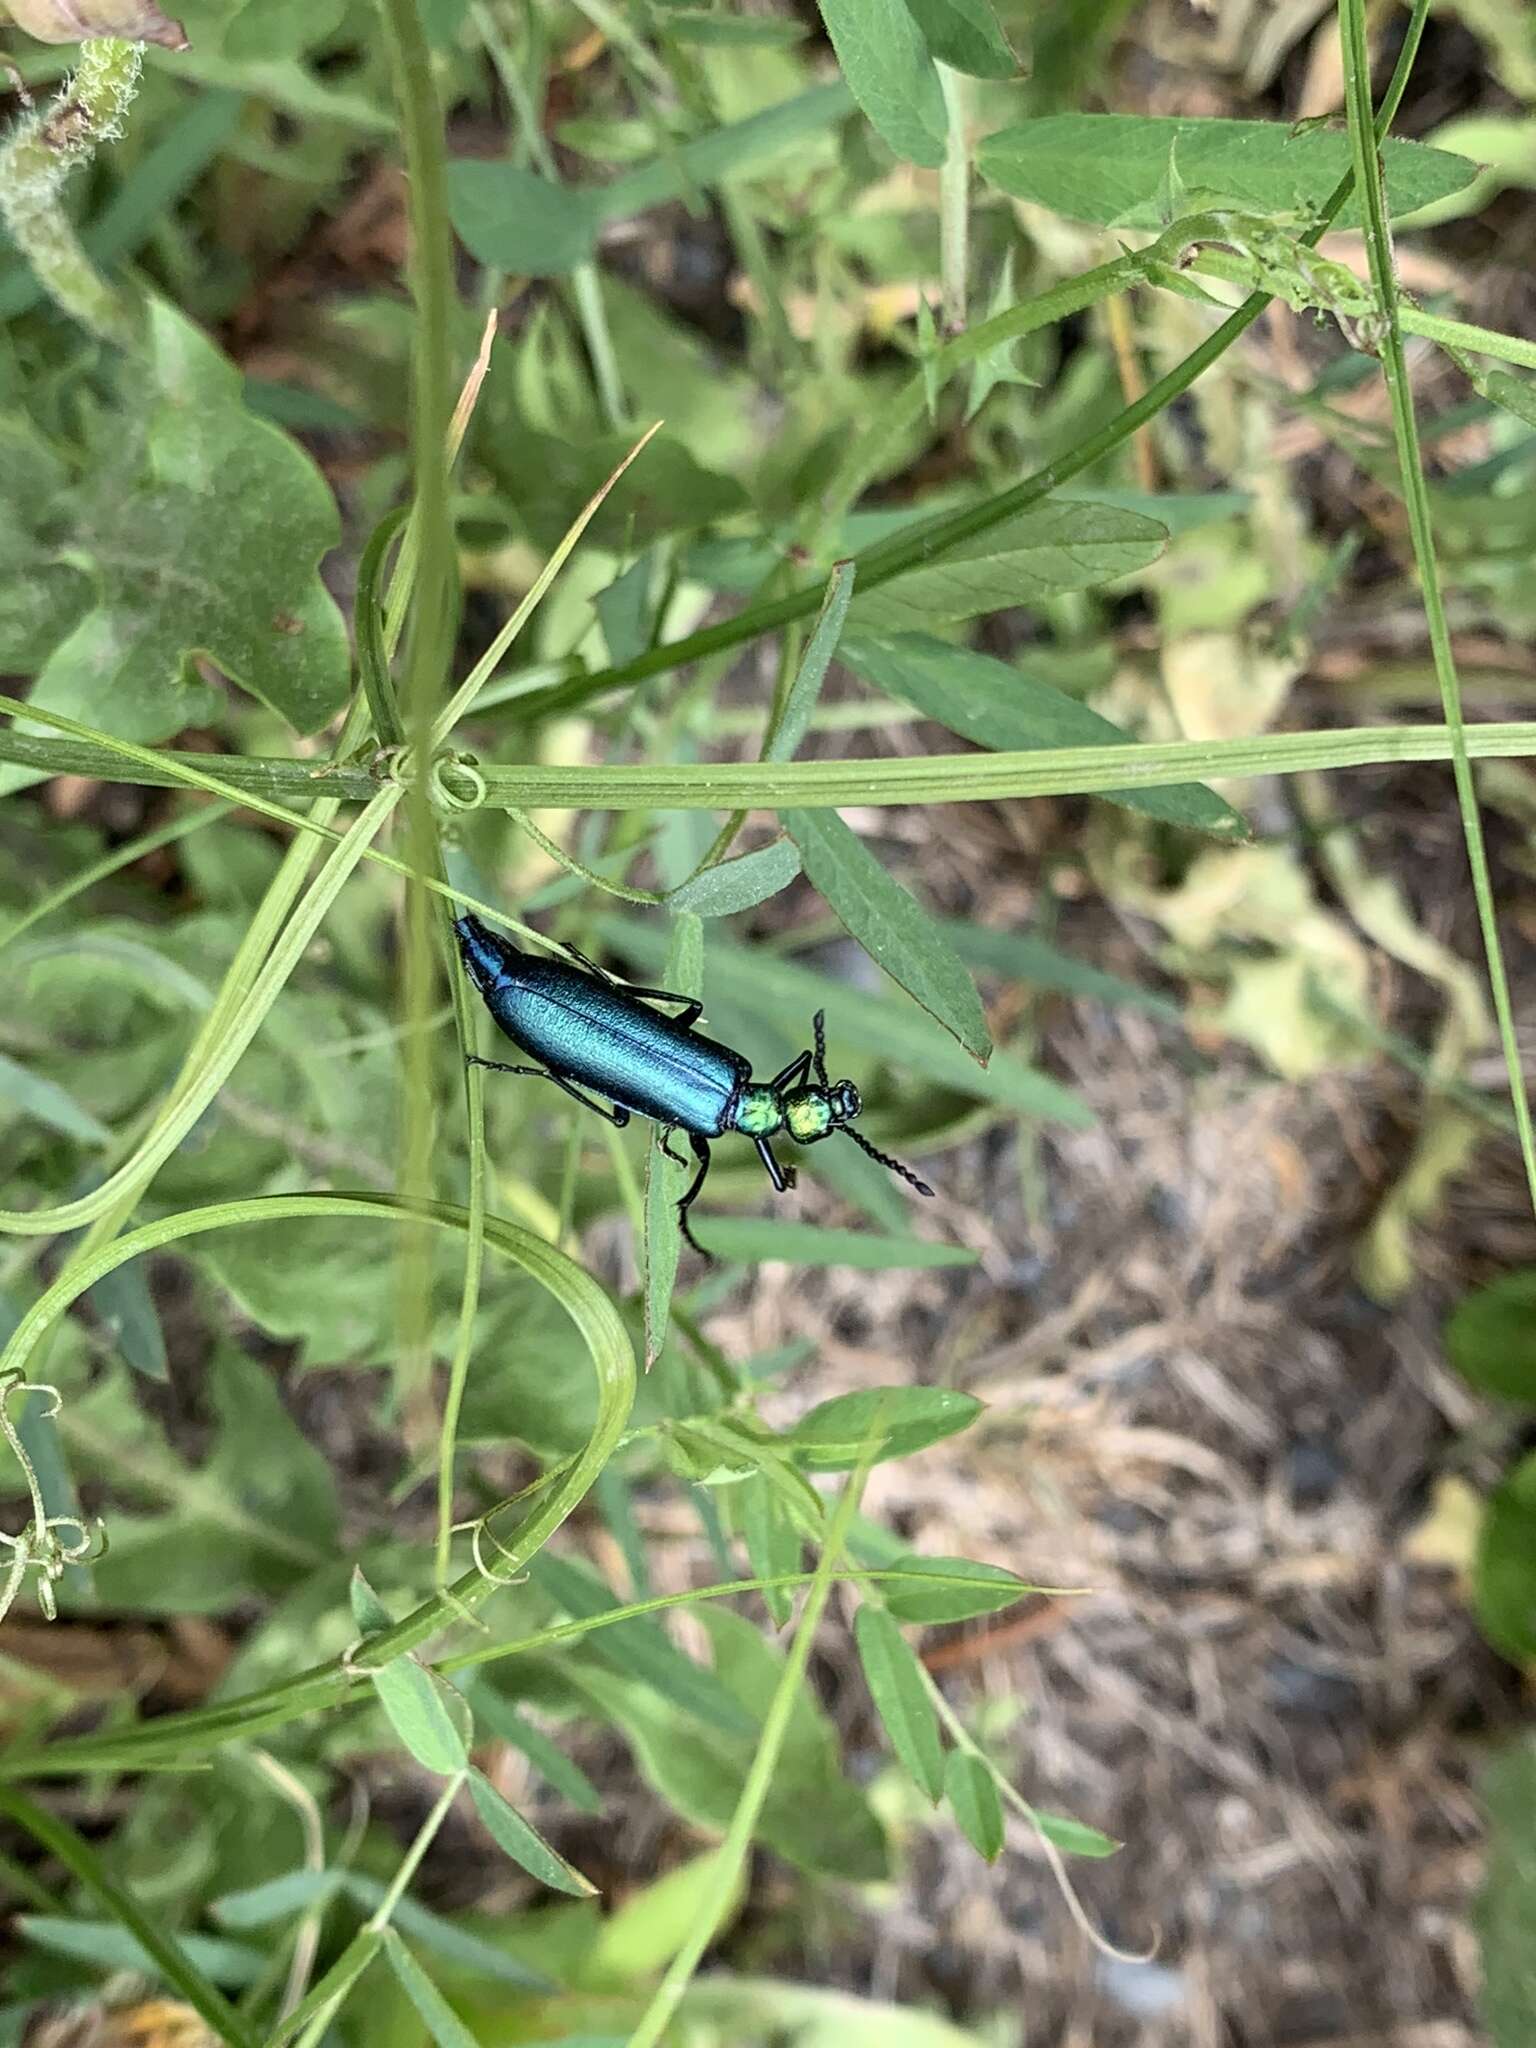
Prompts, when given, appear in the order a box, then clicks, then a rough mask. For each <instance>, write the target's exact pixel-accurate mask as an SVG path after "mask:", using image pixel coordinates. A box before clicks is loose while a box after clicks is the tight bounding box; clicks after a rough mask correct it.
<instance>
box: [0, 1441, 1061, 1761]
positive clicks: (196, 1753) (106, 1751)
mask: <svg viewBox="0 0 1536 2048" xmlns="http://www.w3.org/2000/svg"><path fill="white" fill-rule="evenodd" d="M638 1433H639V1432H637V1434H638ZM565 1469H566V1468H565V1467H564V1466H562V1467H560V1468H558V1469H553V1468H552V1469H551V1471H549V1472H547V1473H545V1474H544V1475H543V1477H542V1478H541V1479H540V1480H539V1481H537V1482H535V1487H533V1488H525V1489H524V1492H523V1494H522V1495H520V1496H518V1498H519V1499H526V1498H528V1497H529V1496H530V1495H531V1494H533V1493H534V1492H535V1491H542V1490H543V1489H544V1487H545V1485H546V1483H550V1482H552V1481H553V1480H554V1479H555V1478H557V1477H560V1476H563V1474H564V1471H565ZM510 1505H511V1503H510V1502H507V1503H503V1506H504V1507H508V1506H510ZM833 1576H834V1578H836V1579H837V1580H838V1581H839V1582H841V1581H843V1580H844V1579H848V1580H856V1581H857V1582H858V1583H859V1584H860V1585H863V1584H864V1583H865V1582H866V1581H868V1582H869V1583H871V1584H880V1583H882V1582H884V1581H886V1580H899V1581H900V1582H901V1583H902V1584H903V1585H906V1586H916V1585H921V1584H922V1583H924V1580H925V1575H924V1574H923V1573H922V1571H921V1570H920V1569H919V1570H915V1571H914V1570H895V1569H874V1570H870V1569H866V1568H864V1567H862V1566H859V1567H854V1568H850V1569H849V1570H847V1571H843V1570H839V1571H836V1572H835V1573H834V1574H833ZM471 1577H473V1575H471ZM815 1578H816V1574H815V1573H814V1572H780V1573H777V1574H775V1575H771V1576H768V1577H763V1578H750V1579H727V1580H722V1581H721V1582H720V1583H719V1584H717V1585H711V1586H692V1587H689V1588H688V1589H687V1590H686V1591H684V1592H681V1593H658V1594H654V1595H652V1596H650V1597H648V1598H647V1599H644V1600H635V1601H630V1602H628V1603H627V1604H625V1605H624V1606H622V1607H609V1608H604V1610H603V1611H602V1613H601V1614H588V1615H582V1616H579V1617H576V1618H573V1619H572V1620H569V1621H559V1622H551V1623H549V1624H547V1625H546V1626H545V1627H544V1628H541V1629H538V1630H536V1631H535V1632H534V1633H533V1634H532V1635H528V1636H518V1637H513V1638H511V1639H509V1640H505V1639H504V1640H502V1641H500V1642H489V1643H480V1644H476V1645H475V1647H474V1648H472V1649H468V1650H460V1651H456V1652H455V1653H454V1654H453V1655H452V1656H449V1657H443V1658H439V1659H437V1660H435V1661H434V1663H433V1667H432V1668H433V1669H434V1670H436V1671H439V1672H442V1673H443V1674H444V1675H445V1676H449V1677H451V1676H452V1675H453V1674H454V1673H455V1672H459V1671H470V1670H474V1669H476V1668H478V1667H479V1666H480V1665H482V1664H494V1663H497V1662H499V1661H501V1660H502V1659H504V1658H511V1657H524V1656H536V1655H538V1654H539V1653H541V1652H543V1651H547V1650H554V1649H558V1648H560V1646H561V1645H562V1644H564V1643H573V1642H578V1641H580V1640H581V1639H582V1638H583V1637H585V1636H588V1635H590V1634H591V1633H592V1632H593V1631H594V1630H595V1629H604V1628H614V1627H617V1626H618V1624H619V1623H621V1622H625V1621H633V1620H635V1619H636V1618H639V1617H645V1616H648V1615H653V1614H661V1613H663V1612H665V1611H666V1610H668V1609H670V1608H674V1607H687V1606H690V1605H691V1604H692V1603H693V1602H694V1601H697V1600H727V1599H733V1598H736V1597H738V1596H746V1595H749V1594H757V1593H763V1592H772V1591H775V1590H779V1589H782V1590H783V1591H785V1592H798V1591H799V1590H800V1589H801V1588H802V1587H805V1586H809V1585H812V1584H814V1582H815ZM464 1583H465V1581H463V1580H460V1581H459V1582H458V1585H457V1586H455V1587H453V1588H451V1589H450V1590H451V1592H452V1593H453V1594H454V1596H455V1597H457V1595H458V1592H459V1588H460V1587H462V1586H463V1584H464ZM933 1583H934V1585H935V1586H936V1587H937V1586H943V1587H947V1588H948V1589H949V1590H950V1591H954V1590H955V1588H956V1587H964V1586H966V1585H968V1584H970V1583H972V1582H971V1581H968V1580H967V1579H966V1578H965V1577H964V1576H963V1575H961V1576H958V1577H957V1576H956V1575H955V1574H953V1573H948V1574H946V1575H944V1576H943V1577H942V1578H940V1577H939V1576H938V1575H937V1574H934V1576H933ZM974 1583H975V1584H976V1585H977V1586H978V1587H979V1588H980V1589H981V1590H983V1591H987V1592H995V1590H996V1582H995V1581H993V1580H985V1579H978V1580H976V1581H975V1582H974ZM481 1584H482V1586H483V1585H484V1584H485V1582H484V1581H481ZM1084 1590H1085V1589H1084V1588H1082V1587H1077V1586H1030V1585H1020V1586H1019V1588H1018V1592H1019V1595H1020V1596H1021V1597H1022V1596H1023V1595H1024V1594H1026V1593H1042V1594H1049V1595H1050V1596H1051V1597H1053V1598H1062V1599H1065V1598H1067V1597H1068V1596H1069V1595H1075V1594H1079V1593H1081V1592H1082V1591H1084ZM453 1618H454V1609H453V1608H452V1606H451V1604H449V1602H448V1601H447V1600H446V1598H444V1602H443V1605H442V1607H441V1609H440V1610H439V1621H438V1624H437V1625H438V1626H444V1625H446V1624H447V1623H449V1622H451V1621H452V1620H453ZM427 1633H428V1634H430V1633H431V1631H430V1630H428V1631H427ZM418 1640H419V1638H418ZM323 1670H324V1672H325V1675H326V1677H327V1679H330V1678H331V1674H332V1667H323ZM319 1676H320V1674H319V1673H317V1672H304V1673H301V1674H300V1675H299V1676H298V1677H297V1678H293V1679H287V1680H284V1681H283V1682H282V1683H281V1684H278V1685H274V1686H268V1687H266V1688H265V1689H264V1690H262V1691H261V1692H255V1693H246V1694H244V1695H242V1696H240V1697H238V1698H235V1699H232V1700H226V1701H224V1702H223V1703H222V1704H221V1705H219V1706H217V1707H194V1708H190V1709H188V1710H187V1711H185V1712H183V1713H179V1714H164V1715H161V1716H159V1717H157V1718H156V1719H155V1720H153V1721H148V1722H145V1723H143V1724H141V1725H140V1726H139V1727H137V1728H129V1729H119V1730H117V1731H116V1732H115V1733H111V1734H105V1735H102V1734H97V1735H67V1736H59V1737H56V1738H55V1739H53V1740H52V1741H50V1742H49V1743H48V1744H47V1745H46V1746H45V1747H43V1748H41V1749H36V1750H24V1749H10V1750H4V1751H0V1782H3V1781H8V1780H12V1779H17V1780H20V1779H29V1778H42V1777H73V1776H75V1775H76V1774H77V1773H79V1772H82V1771H95V1770H114V1771H118V1770H138V1769H147V1768H149V1767H150V1766H152V1765H160V1764H164V1765H168V1766H170V1765H175V1764H177V1763H180V1764H182V1765H184V1766H185V1767H186V1768H188V1769H191V1768H193V1767H194V1764H195V1763H196V1761H198V1760H200V1759H201V1758H203V1757H204V1756H206V1755H208V1754H209V1753H210V1752H212V1751H214V1750H217V1749H220V1748H222V1747H223V1745H224V1744H225V1743H228V1742H243V1741H245V1740H247V1739H248V1738H249V1737H251V1736H253V1735H257V1734H259V1733H260V1732H261V1731H262V1730H264V1729H270V1728H281V1727H284V1726H286V1725H287V1724H288V1723H289V1722H291V1721H295V1720H298V1719H299V1718H300V1717H301V1716H302V1715H305V1714H308V1713H312V1712H314V1711H315V1710H316V1709H317V1708H320V1707H330V1706H340V1705H342V1704H343V1703H344V1702H346V1701H348V1700H352V1699H361V1698H364V1697H366V1696H367V1695H368V1693H369V1681H368V1679H367V1678H365V1677H362V1676H360V1675H358V1674H356V1673H348V1672H345V1671H342V1672H341V1673H340V1680H339V1682H332V1683H329V1684H328V1685H327V1688H326V1690H325V1691H324V1692H323V1693H322V1692H321V1691H320V1689H319V1683H318V1680H319Z"/></svg>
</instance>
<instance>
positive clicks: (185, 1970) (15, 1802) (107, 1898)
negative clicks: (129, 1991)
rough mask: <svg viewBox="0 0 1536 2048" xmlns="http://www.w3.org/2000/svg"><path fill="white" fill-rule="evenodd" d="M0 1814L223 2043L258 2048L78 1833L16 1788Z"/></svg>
mask: <svg viewBox="0 0 1536 2048" xmlns="http://www.w3.org/2000/svg"><path fill="white" fill-rule="evenodd" d="M0 1814H4V1815H5V1816H6V1817H7V1818H8V1819H10V1820H13V1821H15V1822H16V1823H17V1825H18V1826H19V1827H23V1828H25V1829H26V1831H27V1833H28V1834H29V1835H31V1837H32V1839H33V1840H34V1841H35V1842H39V1843H41V1845H42V1847H43V1848H45V1849H46V1850H47V1851H48V1852H49V1854H50V1855H52V1856H55V1857H57V1859H58V1861H59V1862H60V1863H62V1864H63V1865H64V1868H65V1869H66V1870H67V1871H69V1872H70V1874H71V1875H72V1876H73V1877H76V1878H78V1879H79V1881H80V1883H81V1884H83V1885H84V1886H85V1888H86V1889H87V1891H89V1892H92V1893H93V1894H94V1895H95V1897H96V1898H97V1899H99V1900H100V1902H101V1904H102V1905H103V1906H104V1907H105V1908H106V1910H107V1911H108V1912H109V1913H110V1914H111V1915H112V1918H113V1919H114V1920H116V1921H117V1922H118V1923H119V1924H120V1925H121V1926H122V1927H124V1928H125V1929H126V1930H127V1932H128V1933H129V1934H131V1935H132V1936H133V1938H134V1940H135V1941H137V1943H138V1944H139V1946H140V1948H142V1949H143V1950H144V1952H145V1954H146V1955H147V1956H149V1957H150V1958H151V1960H152V1961H153V1962H154V1963H155V1965H156V1967H157V1968H158V1969H159V1971H160V1973H161V1975H162V1976H163V1977H164V1978H165V1981H166V1983H167V1984H169V1985H170V1986H171V1988H172V1990H174V1991H179V1992H180V1994H181V1996H182V1997H183V1998H184V1999H185V2000H186V2001H187V2003H188V2004H189V2005H190V2006H192V2007H193V2009H194V2010H195V2011H196V2012H198V2013H199V2014H200V2015H201V2016H202V2018H203V2019H204V2020H206V2021H207V2023H208V2025H209V2026H210V2027H211V2028H212V2029H213V2031H214V2033H215V2034H216V2036H217V2037H218V2039H219V2040H221V2041H226V2042H228V2043H229V2044H230V2048H256V2037H255V2035H254V2034H252V2033H251V2031H250V2029H249V2028H248V2027H247V2026H246V2024H245V2021H244V2020H243V2019H242V2018H241V2017H240V2015H239V2013H238V2012H236V2010H235V2008H234V2007H233V2006H232V2005H231V2004H230V2003H229V2000H228V1999H227V1998H225V1996H224V1994H223V1992H221V1991H220V1990H219V1988H218V1986H217V1985H216V1984H213V1983H211V1982H210V1981H209V1979H208V1978H207V1977H205V1976H204V1975H203V1973H202V1971H201V1970H199V1969H198V1968H197V1966H196V1965H195V1964H194V1963H193V1962H192V1961H191V1960H190V1959H189V1958H188V1956H187V1954H186V1952H185V1951H184V1950H183V1948H182V1947H181V1944H180V1943H179V1942H178V1941H177V1940H176V1939H175V1938H174V1936H172V1935H170V1934H168V1933H166V1932H165V1930H164V1929H163V1928H162V1926H161V1925H160V1922H159V1921H158V1920H156V1919H152V1918H151V1917H150V1915H149V1914H147V1913H146V1912H145V1911H144V1909H143V1907H142V1906H140V1904H139V1902H138V1901H137V1899H135V1898H134V1896H133V1894H132V1893H131V1892H129V1891H127V1890H126V1889H125V1888H124V1887H123V1886H122V1885H120V1884H119V1883H118V1882H117V1880H116V1878H114V1877H113V1876H112V1874H111V1873H110V1871H108V1869H107V1868H106V1866H105V1865H104V1864H103V1863H102V1861H101V1858H100V1857H99V1856H98V1855H97V1854H96V1851H95V1850H94V1849H93V1848H92V1847H91V1846H90V1844H89V1843H88V1842H86V1841H84V1840H83V1839H82V1838H81V1837H80V1836H79V1835H77V1834H76V1833H75V1831H74V1829H73V1828H72V1827H70V1826H68V1825H67V1823H65V1822H64V1821H62V1820H60V1819H59V1818H58V1816H57V1815H55V1814H52V1813H50V1812H49V1811H48V1809H47V1808H46V1807H45V1806H39V1805H38V1804H37V1802H36V1801H35V1800H32V1799H29V1798H28V1797H27V1796H26V1794H25V1793H24V1792H17V1791H15V1790H13V1789H10V1788H3V1789H0Z"/></svg>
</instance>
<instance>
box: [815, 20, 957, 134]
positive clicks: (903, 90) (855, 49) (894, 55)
mask: <svg viewBox="0 0 1536 2048" xmlns="http://www.w3.org/2000/svg"><path fill="white" fill-rule="evenodd" d="M817 5H818V6H819V7H820V9H821V18H822V20H823V21H824V22H825V23H826V28H827V34H828V36H829V37H830V38H831V41H832V47H833V49H834V50H836V52H837V61H838V64H839V66H840V67H841V69H842V74H843V76H844V78H846V79H847V81H848V89H849V91H850V92H851V93H852V94H853V96H854V98H855V99H856V100H857V101H858V103H859V110H860V112H861V113H863V114H864V115H865V117H866V118H867V119H868V121H869V123H870V125H871V126H872V127H873V128H874V129H875V130H876V132H877V133H878V134H879V135H880V137H881V139H882V140H883V141H884V142H885V143H886V144H887V145H888V147H889V148H891V149H893V150H894V151H895V153H896V154H897V156H900V157H905V158H906V159H907V160H908V162H910V163H914V164H924V165H926V166H927V168H928V169H929V170H937V169H938V167H939V165H940V164H942V163H943V161H944V142H945V136H946V134H947V132H948V123H947V121H946V119H945V114H944V94H943V91H942V89H941V88H940V85H939V74H938V72H937V71H936V70H935V69H934V66H933V59H932V58H931V57H930V56H929V54H928V46H927V44H926V43H925V42H924V41H923V38H922V35H921V34H920V32H919V30H918V26H917V23H916V22H915V21H914V20H913V18H912V14H911V11H910V10H909V8H908V7H907V5H906V0H817Z"/></svg>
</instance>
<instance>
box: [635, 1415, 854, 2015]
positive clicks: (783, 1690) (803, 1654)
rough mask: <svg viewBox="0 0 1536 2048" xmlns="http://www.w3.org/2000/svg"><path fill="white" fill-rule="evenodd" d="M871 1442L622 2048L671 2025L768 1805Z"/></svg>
mask: <svg viewBox="0 0 1536 2048" xmlns="http://www.w3.org/2000/svg"><path fill="white" fill-rule="evenodd" d="M874 1448H875V1446H874V1444H873V1443H872V1444H870V1445H869V1446H867V1448H866V1451H865V1454H864V1457H863V1458H862V1459H861V1460H860V1462H859V1465H858V1467H857V1468H856V1469H855V1471H854V1472H853V1473H851V1474H850V1476H849V1479H848V1483H847V1485H846V1486H845V1487H844V1488H843V1493H842V1498H841V1499H840V1500H839V1501H838V1504H837V1507H836V1510H835V1511H834V1513H833V1516H832V1520H831V1524H830V1526H829V1527H828V1530H827V1541H826V1548H825V1549H824V1550H823V1551H822V1553H821V1558H820V1560H819V1562H818V1564H817V1568H816V1572H815V1575H814V1576H813V1578H812V1580H811V1589H810V1592H809V1593H808V1594H807V1595H806V1600H805V1607H804V1609H803V1611H802V1613H801V1616H800V1625H799V1627H798V1628H797V1629H796V1630H795V1640H794V1643H793V1644H792V1646H791V1648H790V1652H789V1655H788V1656H787V1657H786V1658H785V1659H784V1668H783V1670H782V1671H781V1673H780V1674H779V1682H778V1684H777V1685H776V1686H775V1687H774V1690H773V1698H772V1699H771V1700H770V1701H769V1703H768V1711H767V1713H766V1714H765V1715H764V1716H763V1728H762V1734H761V1736H760V1738H759V1740H758V1745H757V1753H756V1755H755V1756H754V1757H753V1759H752V1767H751V1769H750V1770H749V1771H748V1772H747V1781H746V1783H745V1784H744V1785H743V1786H742V1788H741V1797H740V1798H739V1799H738V1800H737V1802H736V1810H735V1812H734V1813H733V1814H732V1815H731V1824H730V1826H729V1827H728V1828H727V1829H726V1832H725V1840H724V1841H723V1842H722V1843H721V1844H720V1847H719V1850H718V1851H717V1852H716V1856H715V1869H714V1882H713V1883H712V1885H711V1887H710V1902H709V1903H708V1904H706V1905H705V1906H704V1907H703V1908H702V1909H701V1910H700V1912H699V1913H698V1914H697V1916H696V1917H695V1920H694V1924H693V1927H692V1928H691V1929H690V1930H689V1934H688V1938H687V1940H686V1941H685V1942H684V1943H683V1945H682V1947H681V1948H680V1949H679V1950H678V1952H677V1954H676V1955H675V1956H674V1957H673V1958H672V1961H671V1963H670V1964H669V1965H668V1967H667V1970H666V1973H665V1975H664V1976H663V1977H662V1980H661V1982H660V1983H659V1984H658V1985H657V1987H656V1990H655V1992H654V1994H653V1995H652V1997H651V2000H650V2003H649V2004H648V2005H647V2006H646V2008H645V2011H644V2012H643V2013H642V2014H641V2016H640V2022H639V2025H638V2026H637V2027H636V2028H635V2030H634V2032H633V2033H632V2034H631V2035H630V2037H629V2043H628V2048H657V2044H658V2043H659V2042H660V2040H661V2037H662V2035H663V2034H664V2033H665V2032H666V2030H667V2028H668V2026H669V2025H670V2024H671V2021H672V2018H673V2016H674V2014H675V2013H676V2011H677V2008H678V2006H679V2004H680V2003H681V2002H682V1997H683V1994H684V1992H685V1991H686V1990H687V1989H688V1986H689V1983H690V1982H691V1980H692V1978H693V1975H694V1972H695V1971H696V1970H697V1969H698V1967H699V1964H700V1963H701V1962H702V1961H703V1959H704V1951H705V1950H706V1949H707V1948H708V1947H709V1944H710V1943H711V1941H713V1940H714V1938H715V1935H716V1933H717V1931H718V1929H719V1926H720V1922H721V1920H722V1919H723V1918H724V1916H725V1912H726V1909H727V1906H728V1905H729V1903H730V1900H731V1898H732V1896H733V1895H734V1893H735V1890H736V1884H737V1880H738V1879H739V1877H740V1875H741V1873H742V1871H743V1869H744V1868H745V1866H746V1861H747V1857H748V1855H749V1853H750V1852H751V1848H752V1837H753V1835H754V1834H755V1833H756V1831H757V1823H758V1821H759V1820H760V1819H761V1817H762V1811H763V1808H764V1806H765V1805H766V1804H767V1800H768V1794H769V1793H770V1791H771V1790H772V1789H773V1778H774V1773H775V1771H777V1769H778V1767H779V1757H780V1754H781V1753H782V1751H783V1748H784V1743H785V1741H786V1739H787V1737H788V1735H789V1723H790V1718H791V1716H792V1715H793V1713H794V1711H795V1705H796V1702H797V1701H798V1699H799V1696H800V1688H801V1686H802V1685H803V1684H804V1683H805V1672H806V1666H807V1665H808V1664H809V1663H810V1660H811V1650H812V1647H813V1646H814V1644H815V1641H816V1630H817V1628H818V1627H819V1626H820V1623H821V1617H822V1615H823V1613H824V1612H825V1611H826V1605H827V1601H828V1599H829V1598H830V1596H831V1592H832V1585H833V1579H834V1575H835V1573H836V1569H837V1563H838V1559H839V1557H840V1556H841V1555H842V1549H843V1545H844V1543H845V1542H846V1541H847V1537H848V1531H849V1529H850V1527H851V1526H852V1523H853V1517H854V1514H855V1512H856V1511H857V1508H858V1505H859V1498H860V1496H861V1494H862V1493H863V1491H864V1480H865V1477H866V1476H867V1474H868V1471H869V1466H870V1463H871V1460H872V1458H873V1453H874Z"/></svg>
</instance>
